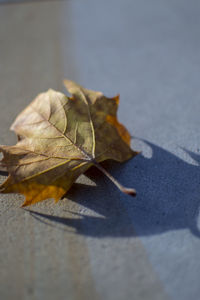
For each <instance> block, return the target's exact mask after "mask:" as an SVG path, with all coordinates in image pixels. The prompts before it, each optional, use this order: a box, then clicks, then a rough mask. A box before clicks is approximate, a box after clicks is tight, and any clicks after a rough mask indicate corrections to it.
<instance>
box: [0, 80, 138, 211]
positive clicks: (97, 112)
mask: <svg viewBox="0 0 200 300" xmlns="http://www.w3.org/2000/svg"><path fill="white" fill-rule="evenodd" d="M64 84H65V86H66V88H67V90H68V91H69V93H70V94H71V95H72V97H67V96H66V95H64V94H62V93H59V92H56V91H54V90H51V89H50V90H48V91H47V92H46V93H42V94H39V95H38V96H37V97H36V99H35V100H34V101H33V102H32V103H31V104H30V105H29V106H27V107H26V108H25V110H23V111H22V112H21V113H20V114H19V116H18V117H17V118H16V120H15V121H14V123H13V124H12V126H11V130H14V131H15V133H16V134H17V136H18V137H19V138H18V143H17V144H16V145H15V146H0V151H2V152H3V155H4V157H3V159H2V161H1V165H2V166H3V167H6V168H7V171H8V172H9V177H8V178H7V180H6V181H5V182H4V183H3V184H2V185H1V186H0V191H1V192H2V193H13V192H14V193H21V194H23V195H25V197H26V200H25V202H24V204H23V206H26V205H30V204H34V203H36V202H39V201H42V200H44V199H47V198H54V199H55V201H58V200H59V199H60V198H61V197H62V196H63V195H64V194H65V193H66V192H67V191H68V190H69V188H70V187H71V185H72V184H73V182H74V181H75V180H76V179H77V177H78V176H79V175H81V174H82V173H84V172H85V171H86V170H87V169H88V168H90V167H91V166H92V165H95V166H96V167H97V168H99V169H100V170H101V171H102V172H103V173H104V174H105V175H106V176H108V177H109V178H110V179H111V180H112V181H113V182H114V184H116V185H117V186H118V188H119V189H120V190H122V191H123V192H125V193H128V194H132V195H133V194H135V191H134V190H133V189H127V188H125V187H123V186H122V185H121V184H119V183H118V182H117V181H116V180H115V179H114V178H113V177H112V176H111V175H110V174H108V172H107V171H106V170H105V169H103V168H102V166H101V165H100V164H99V163H100V162H102V161H104V160H106V159H113V160H116V161H119V162H123V161H126V160H128V159H130V158H131V157H133V156H135V155H136V154H137V152H134V151H133V150H131V148H130V135H129V133H128V131H127V130H126V128H125V127H124V126H123V125H122V124H120V123H119V122H118V120H117V117H116V113H117V109H118V103H119V96H116V97H114V98H106V97H105V96H104V95H103V94H102V93H100V92H95V91H91V90H87V89H85V88H83V87H81V86H79V85H78V84H76V83H75V82H72V81H69V80H65V81H64Z"/></svg>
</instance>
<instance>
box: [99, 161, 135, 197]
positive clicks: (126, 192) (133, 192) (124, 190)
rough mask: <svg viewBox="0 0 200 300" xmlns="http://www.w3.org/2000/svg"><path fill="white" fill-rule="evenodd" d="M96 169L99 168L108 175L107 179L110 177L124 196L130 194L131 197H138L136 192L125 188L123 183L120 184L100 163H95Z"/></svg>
mask: <svg viewBox="0 0 200 300" xmlns="http://www.w3.org/2000/svg"><path fill="white" fill-rule="evenodd" d="M94 165H95V167H97V168H98V169H99V170H100V171H101V172H102V173H103V174H104V175H106V177H108V178H109V179H110V180H111V181H112V182H113V183H114V185H116V187H118V189H119V190H120V191H121V192H122V193H124V194H128V195H130V196H133V197H134V196H136V190H134V189H132V188H127V187H125V186H123V185H122V184H121V183H119V182H118V181H117V180H116V179H115V178H114V177H113V176H112V175H111V174H110V173H108V172H107V171H106V170H105V169H104V168H103V167H102V166H101V165H100V164H99V163H97V162H94Z"/></svg>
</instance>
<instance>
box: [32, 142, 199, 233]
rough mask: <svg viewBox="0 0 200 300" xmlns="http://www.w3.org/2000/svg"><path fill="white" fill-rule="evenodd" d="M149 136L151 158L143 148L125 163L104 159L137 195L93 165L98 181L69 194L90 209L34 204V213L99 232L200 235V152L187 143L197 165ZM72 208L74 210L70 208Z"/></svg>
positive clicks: (91, 173)
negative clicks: (43, 208)
mask: <svg viewBox="0 0 200 300" xmlns="http://www.w3.org/2000/svg"><path fill="white" fill-rule="evenodd" d="M144 142H145V144H146V145H148V146H149V147H150V148H151V150H152V157H151V158H146V157H144V156H143V155H141V154H140V155H138V156H136V157H135V158H134V159H132V160H130V161H128V162H127V163H125V164H122V165H119V164H117V163H113V162H112V163H111V162H106V163H104V165H105V167H106V168H107V169H108V170H109V171H110V172H111V173H112V174H113V175H114V176H115V177H116V178H118V179H119V180H120V181H121V182H122V183H124V184H125V183H126V186H129V187H134V188H136V190H137V197H136V198H132V197H130V196H126V195H123V194H122V193H120V192H119V191H118V190H117V189H116V188H115V187H114V186H113V185H112V184H111V183H110V182H108V181H107V179H105V177H104V176H103V175H102V174H101V173H100V172H99V171H98V170H97V169H96V168H91V169H90V170H89V171H87V173H86V175H87V176H88V177H90V178H92V179H93V180H94V181H95V182H96V183H97V186H87V185H84V184H78V183H76V184H74V185H73V187H72V188H71V190H70V192H69V193H68V195H67V197H68V198H69V199H70V200H71V201H74V202H76V203H78V204H80V205H81V207H84V208H86V209H85V211H86V213H87V214H85V213H82V212H81V213H79V212H78V213H77V212H71V214H72V217H70V218H69V217H65V216H64V217H63V216H62V217H61V216H53V215H48V214H44V213H40V212H34V211H32V210H30V212H31V214H32V216H34V215H35V217H37V218H38V219H40V220H45V219H47V220H49V221H51V222H53V223H58V224H62V225H65V226H67V228H68V227H69V228H73V229H75V230H76V232H77V233H78V234H81V235H85V236H93V237H98V238H100V237H108V236H112V237H130V236H136V235H137V236H138V235H139V236H149V235H155V234H160V233H164V232H167V231H172V230H179V229H188V230H190V231H191V232H192V234H194V235H195V236H197V237H200V231H199V229H198V215H199V203H200V169H199V166H198V165H199V163H200V155H198V154H196V153H193V152H190V151H188V150H186V149H183V150H184V151H185V152H186V153H187V154H188V155H189V156H190V157H191V158H192V159H193V160H195V162H196V163H197V164H198V165H193V164H190V163H187V162H185V161H184V160H182V159H180V158H179V157H177V156H176V155H174V154H172V153H170V152H169V151H167V150H165V149H163V148H161V147H159V146H156V145H154V144H152V143H150V142H148V141H144ZM88 210H90V211H92V212H93V213H92V215H89V214H88ZM66 212H68V213H69V211H67V208H66ZM73 215H74V217H73Z"/></svg>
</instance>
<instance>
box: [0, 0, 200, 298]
mask: <svg viewBox="0 0 200 300" xmlns="http://www.w3.org/2000/svg"><path fill="white" fill-rule="evenodd" d="M5 2H6V1H0V144H10V145H11V144H14V143H15V142H16V137H15V135H14V134H13V133H12V132H10V131H9V127H10V125H11V123H12V121H13V120H14V118H15V117H16V115H17V114H18V113H19V112H20V111H21V110H22V109H23V108H24V106H25V105H27V104H29V102H30V101H31V100H32V99H33V98H34V97H35V96H36V95H37V94H38V93H40V92H42V91H45V90H47V89H48V88H50V87H51V88H54V89H56V90H61V91H64V88H63V86H62V79H63V78H64V77H67V78H70V79H72V80H75V81H77V82H79V83H81V84H82V85H84V86H85V87H88V88H91V89H96V90H101V91H103V92H104V93H105V94H106V95H107V96H113V95H115V94H117V93H120V95H121V102H120V108H119V119H120V121H121V122H122V123H124V124H125V125H126V127H127V128H128V129H129V131H130V132H131V135H132V136H133V139H132V147H133V148H134V149H136V150H140V151H142V153H141V154H140V155H138V156H137V157H136V158H134V159H132V160H131V161H129V162H127V163H125V164H122V165H118V164H111V163H107V164H106V167H107V168H108V169H109V171H110V172H111V173H112V174H113V175H114V176H115V177H116V178H118V179H119V180H120V181H121V182H122V183H124V184H126V185H127V186H130V187H134V188H136V190H137V193H138V195H137V197H136V198H134V199H133V198H130V197H129V196H124V195H123V194H121V193H120V192H119V191H118V190H117V189H116V188H115V187H114V186H113V185H112V183H110V182H109V181H108V180H107V179H106V178H105V177H104V176H103V175H102V174H101V173H100V172H99V171H97V170H95V169H92V170H91V171H89V172H88V173H87V174H86V176H81V177H80V178H79V180H78V182H77V183H76V184H74V186H73V188H72V189H71V191H70V192H69V193H68V196H67V198H64V199H63V200H62V201H60V202H59V203H58V204H56V205H55V204H54V202H53V200H52V199H49V200H46V201H44V202H41V203H38V204H37V205H34V206H31V207H27V209H26V210H25V209H22V208H20V205H21V204H22V203H23V196H21V195H15V194H13V195H12V194H11V195H0V240H1V246H0V299H5V300H10V299H25V300H26V299H28V300H29V299H31V300H39V299H44V300H45V299H48V300H54V299H58V300H62V299H69V300H71V299H72V300H80V299H81V300H82V299H87V300H88V299H94V300H95V299H98V300H101V299H102V300H103V299H106V300H107V299H108V300H122V299H123V300H124V299H133V300H136V299H137V300H143V299H144V300H146V299H148V300H156V299H157V300H165V299H166V300H167V299H169V300H177V299H181V300H188V299H190V300H196V299H199V293H200V284H199V277H200V229H199V228H200V217H199V206H200V169H199V163H200V130H199V127H200V126H199V125H200V120H199V111H200V84H199V71H200V37H199V28H200V19H199V14H200V2H199V1H195V0H192V1H190V2H188V1H186V0H173V1H171V0H169V1H167V0H163V1H160V0H150V1H147V0H135V1H132V0H123V1H121V0H110V1H104V0H103V1H94V0H85V1H81V0H74V1H72V0H68V1H40V2H37V1H35V2H31V1H30V2H26V3H23V1H22V2H21V3H17V1H13V2H16V3H12V4H6V3H5ZM8 2H9V1H8ZM10 2H11V1H10ZM3 175H4V174H3V173H1V176H0V180H1V182H2V181H3V180H4V179H5V176H3Z"/></svg>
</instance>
